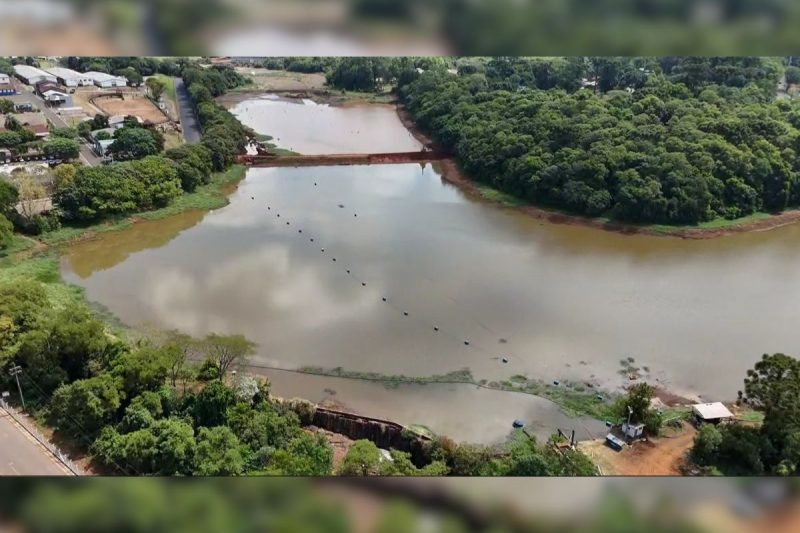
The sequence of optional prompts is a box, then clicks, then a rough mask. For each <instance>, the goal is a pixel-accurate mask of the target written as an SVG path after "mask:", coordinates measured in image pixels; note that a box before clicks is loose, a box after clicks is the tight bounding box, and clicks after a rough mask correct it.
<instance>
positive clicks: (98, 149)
mask: <svg viewBox="0 0 800 533" xmlns="http://www.w3.org/2000/svg"><path fill="white" fill-rule="evenodd" d="M115 131H116V130H115V129H114V128H105V129H102V130H95V131H93V132H92V143H94V151H95V153H96V154H97V155H99V156H100V157H105V156H106V153H107V151H108V147H109V146H111V145H112V144H114V132H115ZM101 133H105V134H106V135H100V134H101ZM106 136H108V137H110V138H108V139H102V138H101V139H98V137H106Z"/></svg>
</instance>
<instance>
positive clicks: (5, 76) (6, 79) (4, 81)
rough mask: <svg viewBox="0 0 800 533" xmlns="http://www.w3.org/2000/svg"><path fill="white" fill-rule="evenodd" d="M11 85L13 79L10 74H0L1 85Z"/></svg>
mask: <svg viewBox="0 0 800 533" xmlns="http://www.w3.org/2000/svg"><path fill="white" fill-rule="evenodd" d="M10 83H11V77H10V76H9V75H8V74H4V73H2V72H0V85H7V84H10Z"/></svg>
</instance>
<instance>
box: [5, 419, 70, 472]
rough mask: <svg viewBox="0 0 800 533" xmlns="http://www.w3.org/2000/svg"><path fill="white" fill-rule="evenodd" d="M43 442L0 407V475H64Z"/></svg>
mask: <svg viewBox="0 0 800 533" xmlns="http://www.w3.org/2000/svg"><path fill="white" fill-rule="evenodd" d="M67 475H70V472H69V470H67V468H66V467H65V466H63V465H62V464H61V463H60V462H58V460H57V459H56V458H55V457H53V455H52V454H51V453H50V452H48V451H47V450H46V449H45V448H44V446H42V445H41V444H39V443H38V442H37V441H36V439H34V438H33V437H32V436H31V435H30V434H29V433H28V432H27V431H25V429H24V428H22V427H21V426H20V425H19V424H17V423H16V422H15V421H14V419H13V418H11V416H9V414H8V413H7V412H6V411H5V410H4V409H3V408H2V407H0V476H67Z"/></svg>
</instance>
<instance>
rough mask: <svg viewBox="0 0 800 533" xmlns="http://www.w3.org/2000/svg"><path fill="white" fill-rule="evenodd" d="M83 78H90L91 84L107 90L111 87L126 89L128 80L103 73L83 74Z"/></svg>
mask: <svg viewBox="0 0 800 533" xmlns="http://www.w3.org/2000/svg"><path fill="white" fill-rule="evenodd" d="M83 75H84V76H86V77H88V78H91V79H92V82H94V84H95V85H97V86H98V87H102V88H104V89H109V88H111V87H127V86H128V79H127V78H124V77H122V76H112V75H111V74H106V73H105V72H94V71H91V72H85V73H84V74H83Z"/></svg>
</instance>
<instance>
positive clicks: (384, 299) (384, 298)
mask: <svg viewBox="0 0 800 533" xmlns="http://www.w3.org/2000/svg"><path fill="white" fill-rule="evenodd" d="M348 272H350V271H349V270H348ZM381 300H383V301H384V302H385V301H386V296H384V297H383V298H381Z"/></svg>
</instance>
